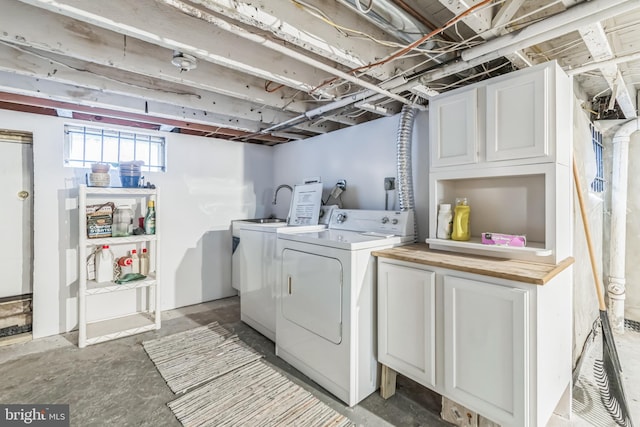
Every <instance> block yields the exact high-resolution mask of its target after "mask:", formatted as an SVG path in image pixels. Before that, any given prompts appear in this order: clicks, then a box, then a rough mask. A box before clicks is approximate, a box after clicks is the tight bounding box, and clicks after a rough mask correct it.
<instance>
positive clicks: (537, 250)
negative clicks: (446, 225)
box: [427, 238, 553, 257]
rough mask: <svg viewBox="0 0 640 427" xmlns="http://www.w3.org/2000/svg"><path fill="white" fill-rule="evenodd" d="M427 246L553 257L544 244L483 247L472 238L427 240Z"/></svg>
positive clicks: (514, 255) (513, 255)
mask: <svg viewBox="0 0 640 427" xmlns="http://www.w3.org/2000/svg"><path fill="white" fill-rule="evenodd" d="M427 244H428V245H429V247H431V248H433V249H443V248H446V249H452V248H453V249H455V248H462V249H477V250H479V251H483V252H486V254H487V255H491V254H501V255H511V256H512V257H517V256H518V255H519V254H532V255H534V256H537V257H546V256H550V255H553V250H551V249H547V248H545V247H544V243H540V242H529V241H527V246H525V247H523V248H520V247H514V246H499V245H485V244H483V243H482V242H481V240H480V239H478V238H472V239H471V240H469V241H465V242H462V241H457V240H445V239H427Z"/></svg>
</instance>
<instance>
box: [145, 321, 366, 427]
mask: <svg viewBox="0 0 640 427" xmlns="http://www.w3.org/2000/svg"><path fill="white" fill-rule="evenodd" d="M142 345H143V347H144V349H145V351H146V352H147V354H148V355H149V358H150V359H151V360H152V361H153V363H154V364H155V365H156V367H157V368H158V371H159V372H160V374H161V375H162V377H163V378H164V379H165V381H166V382H167V385H168V386H169V388H171V390H172V391H173V392H174V393H176V394H179V393H183V394H181V395H180V396H179V397H178V398H177V399H175V400H174V401H172V402H169V403H168V406H169V408H170V409H171V410H172V411H173V413H174V415H175V416H176V418H177V419H178V420H179V421H180V422H181V423H182V425H183V426H185V427H196V426H198V427H205V426H216V427H218V426H250V427H280V426H296V427H352V426H354V424H353V423H352V422H351V421H350V420H349V419H348V418H346V417H345V416H343V415H340V414H339V413H338V412H336V411H335V410H333V409H332V408H330V407H329V406H328V405H326V404H324V403H323V402H321V401H320V400H318V399H317V398H316V397H314V396H313V395H312V394H311V393H309V392H308V391H306V390H305V389H304V388H302V387H300V386H299V385H297V384H296V383H294V382H293V381H291V380H289V379H288V378H287V377H285V376H284V375H282V374H281V373H279V372H278V371H276V370H275V369H273V368H272V367H271V366H269V365H268V364H267V363H266V362H264V361H263V360H260V359H261V357H262V356H261V355H260V354H259V353H258V352H256V351H255V350H253V349H252V348H250V347H248V346H247V345H246V344H244V343H243V342H242V341H240V340H239V338H238V336H237V335H234V334H232V333H231V332H229V331H228V330H226V329H225V328H223V327H222V326H220V325H219V324H218V323H217V322H214V323H211V324H209V325H207V326H202V327H199V328H196V329H192V330H189V331H185V332H181V333H178V334H174V335H169V336H167V337H163V338H158V339H155V340H151V341H145V342H143V343H142Z"/></svg>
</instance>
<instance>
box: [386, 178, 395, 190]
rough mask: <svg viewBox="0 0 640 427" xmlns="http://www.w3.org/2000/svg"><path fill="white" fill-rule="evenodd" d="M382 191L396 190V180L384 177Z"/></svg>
mask: <svg viewBox="0 0 640 427" xmlns="http://www.w3.org/2000/svg"><path fill="white" fill-rule="evenodd" d="M384 189H385V190H395V189H396V179H395V177H386V178H385V179H384Z"/></svg>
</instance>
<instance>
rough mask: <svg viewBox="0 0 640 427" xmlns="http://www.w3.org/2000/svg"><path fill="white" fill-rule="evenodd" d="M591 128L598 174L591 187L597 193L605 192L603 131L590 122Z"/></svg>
mask: <svg viewBox="0 0 640 427" xmlns="http://www.w3.org/2000/svg"><path fill="white" fill-rule="evenodd" d="M589 130H590V131H591V145H592V148H593V154H594V156H595V159H596V176H595V177H594V178H593V180H592V181H591V183H590V184H589V188H591V191H593V192H595V193H603V192H604V191H605V182H606V181H605V179H604V144H603V142H602V133H601V132H600V131H599V130H598V129H597V128H596V127H595V126H594V125H593V123H589Z"/></svg>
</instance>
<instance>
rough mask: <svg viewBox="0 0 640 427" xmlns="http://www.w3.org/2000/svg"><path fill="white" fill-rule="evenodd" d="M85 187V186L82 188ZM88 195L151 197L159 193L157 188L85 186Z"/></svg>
mask: <svg viewBox="0 0 640 427" xmlns="http://www.w3.org/2000/svg"><path fill="white" fill-rule="evenodd" d="M81 187H83V186H81ZM84 188H85V192H86V194H91V195H100V194H105V195H109V196H151V195H154V194H156V193H157V191H158V190H157V189H155V188H124V187H87V186H84Z"/></svg>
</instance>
